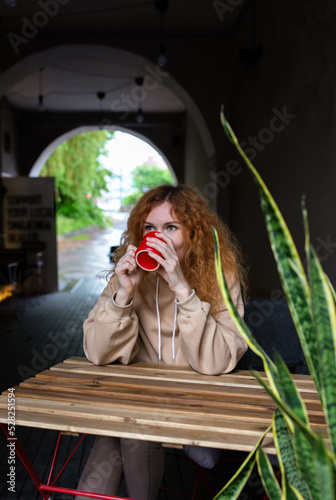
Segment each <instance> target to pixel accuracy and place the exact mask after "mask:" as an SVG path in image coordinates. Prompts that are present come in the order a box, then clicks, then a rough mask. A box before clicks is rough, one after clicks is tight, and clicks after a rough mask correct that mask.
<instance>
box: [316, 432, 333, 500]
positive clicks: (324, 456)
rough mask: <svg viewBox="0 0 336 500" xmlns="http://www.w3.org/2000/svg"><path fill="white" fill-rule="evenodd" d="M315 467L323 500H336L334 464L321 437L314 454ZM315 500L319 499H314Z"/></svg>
mask: <svg viewBox="0 0 336 500" xmlns="http://www.w3.org/2000/svg"><path fill="white" fill-rule="evenodd" d="M312 462H313V467H314V469H315V472H316V482H317V484H318V490H319V492H320V495H321V497H320V498H321V499H322V500H335V483H334V472H333V464H332V461H331V460H330V458H329V456H328V453H327V451H326V447H325V444H324V442H323V439H322V438H321V437H320V438H319V440H318V442H317V444H316V447H315V449H314V452H313V454H312ZM315 498H317V500H318V497H314V500H315Z"/></svg>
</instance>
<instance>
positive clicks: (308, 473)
mask: <svg viewBox="0 0 336 500" xmlns="http://www.w3.org/2000/svg"><path fill="white" fill-rule="evenodd" d="M293 443H294V449H295V456H296V462H297V466H298V468H299V470H300V471H301V474H302V477H303V479H304V480H305V481H306V483H307V484H308V487H309V490H310V492H311V495H312V497H313V498H314V500H318V499H320V494H321V493H320V489H319V487H318V484H317V481H316V475H315V468H314V465H313V462H312V454H313V449H314V447H313V446H312V443H311V441H309V440H308V439H307V438H306V436H305V435H304V433H302V432H300V431H299V430H298V429H295V431H294V436H293Z"/></svg>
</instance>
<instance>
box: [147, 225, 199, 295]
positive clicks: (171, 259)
mask: <svg viewBox="0 0 336 500" xmlns="http://www.w3.org/2000/svg"><path fill="white" fill-rule="evenodd" d="M156 235H157V236H158V238H162V239H161V240H160V239H158V238H148V239H147V241H148V245H150V246H151V247H153V248H155V250H158V252H160V254H161V255H162V257H160V256H159V255H157V254H155V253H153V252H149V255H150V256H151V257H152V258H153V259H155V260H156V261H157V262H158V263H159V264H161V267H159V269H158V270H157V271H156V272H157V273H158V274H160V276H162V277H163V278H164V279H165V280H166V281H167V283H168V285H169V288H170V289H171V290H172V291H173V292H174V293H175V296H176V298H177V300H178V301H179V302H183V301H184V300H186V299H187V298H188V297H189V296H190V294H191V292H192V290H191V288H190V286H189V284H188V282H187V280H186V279H185V277H184V274H183V271H182V268H181V263H180V261H179V258H178V255H177V253H176V250H175V247H174V243H173V241H172V239H171V238H169V236H167V235H166V234H165V233H159V232H157V233H156ZM162 240H163V241H162Z"/></svg>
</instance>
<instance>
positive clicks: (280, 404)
mask: <svg viewBox="0 0 336 500" xmlns="http://www.w3.org/2000/svg"><path fill="white" fill-rule="evenodd" d="M251 373H253V375H254V376H255V377H256V379H257V380H258V381H259V383H260V384H261V385H262V386H263V387H264V389H265V391H266V392H267V393H268V394H269V396H270V397H271V398H272V399H273V401H274V402H275V404H276V408H277V409H279V410H280V411H281V412H282V414H283V415H284V417H286V420H287V422H288V424H289V425H290V427H291V430H292V431H293V432H294V428H295V426H296V427H297V428H298V429H299V430H300V431H301V432H303V434H304V435H305V436H306V439H307V440H308V441H309V442H310V443H311V446H314V444H315V441H316V439H317V437H316V435H315V434H314V432H313V431H312V430H311V428H310V426H309V425H307V424H306V423H305V422H304V421H302V420H301V419H300V418H299V417H298V416H297V415H296V413H294V412H293V410H292V409H291V408H290V407H289V406H288V405H287V404H286V403H285V402H284V400H283V399H282V398H281V397H280V396H279V393H278V392H277V391H273V390H272V389H271V388H269V387H268V385H267V383H266V382H265V380H264V379H263V378H262V377H261V376H260V375H259V373H258V372H256V371H255V370H251Z"/></svg>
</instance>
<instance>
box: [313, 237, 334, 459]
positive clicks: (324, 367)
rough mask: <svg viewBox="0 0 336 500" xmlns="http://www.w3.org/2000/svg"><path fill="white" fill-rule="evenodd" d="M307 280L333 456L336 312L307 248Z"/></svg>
mask: <svg viewBox="0 0 336 500" xmlns="http://www.w3.org/2000/svg"><path fill="white" fill-rule="evenodd" d="M309 253H310V269H309V276H310V281H311V290H312V308H313V313H314V319H315V324H316V333H317V340H318V348H319V369H320V373H321V395H322V406H323V409H324V413H325V417H326V421H327V424H328V432H329V437H330V441H331V445H332V449H333V452H334V453H336V358H335V356H336V311H335V303H334V298H333V295H332V292H331V290H330V286H329V282H328V280H327V279H326V277H325V274H324V272H323V270H322V267H321V264H320V262H319V260H318V258H317V255H316V253H315V250H314V248H313V247H312V245H310V248H309Z"/></svg>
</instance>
